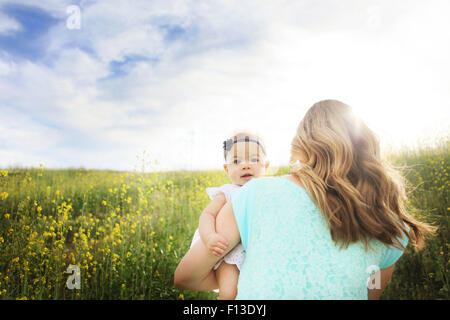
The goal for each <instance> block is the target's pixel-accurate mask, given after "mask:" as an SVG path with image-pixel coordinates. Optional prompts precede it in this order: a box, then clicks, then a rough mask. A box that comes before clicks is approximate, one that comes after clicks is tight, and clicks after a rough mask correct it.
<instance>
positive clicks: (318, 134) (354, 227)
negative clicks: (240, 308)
mask: <svg viewBox="0 0 450 320" xmlns="http://www.w3.org/2000/svg"><path fill="white" fill-rule="evenodd" d="M290 162H291V175H288V176H285V177H265V178H257V179H253V180H252V181H250V182H248V183H247V184H246V185H245V186H243V187H242V188H241V190H240V191H239V192H236V193H235V194H234V195H233V196H232V199H231V201H230V202H228V203H227V204H226V205H225V206H224V207H223V209H222V210H221V211H220V212H219V214H218V216H217V220H216V229H217V232H218V233H220V234H222V235H223V236H224V237H225V238H226V239H227V240H228V243H229V246H228V248H227V249H226V251H225V252H224V254H226V253H227V252H228V251H230V250H231V249H232V248H233V247H234V246H235V245H236V244H238V243H239V242H240V241H242V245H243V246H244V249H245V250H246V259H245V261H244V264H243V265H242V268H241V273H240V277H239V283H238V295H237V297H236V299H378V297H379V296H380V295H381V293H382V291H383V289H384V288H385V287H386V285H387V283H388V282H389V280H390V277H391V275H392V272H393V270H394V267H395V262H396V261H397V260H398V259H399V258H400V256H401V255H402V253H403V250H404V249H405V248H406V244H407V242H408V234H409V231H411V234H410V236H411V242H412V243H413V244H414V246H415V249H416V250H419V249H420V248H422V247H423V245H424V237H425V236H426V235H427V234H430V233H432V232H434V231H435V228H434V227H432V226H430V225H427V224H425V223H422V222H419V221H417V220H415V219H414V218H413V217H412V216H410V215H409V214H408V213H407V212H406V210H405V207H404V202H405V200H406V194H405V187H404V180H403V178H402V176H401V175H400V174H398V173H397V172H396V171H395V170H393V169H392V167H390V166H389V165H388V164H387V163H385V162H383V161H382V160H381V158H380V150H379V143H378V141H377V139H376V137H375V135H374V134H373V132H372V131H371V130H370V129H369V128H368V127H367V126H366V125H365V124H364V123H363V122H362V121H361V120H360V119H358V118H357V117H355V116H354V114H353V113H352V110H351V108H350V107H349V106H348V105H346V104H344V103H342V102H339V101H336V100H324V101H320V102H318V103H316V104H315V105H313V106H312V107H311V108H310V109H309V110H308V112H307V113H306V115H305V117H304V118H303V120H302V121H301V123H300V125H299V126H298V129H297V134H296V135H295V137H294V139H293V140H292V148H291V159H290ZM244 165H245V164H244ZM191 251H195V256H196V257H197V259H195V260H194V259H192V258H191V257H192V256H193V255H191V253H190V252H188V253H187V254H186V256H185V257H184V258H183V259H182V261H181V262H180V264H179V266H178V268H177V270H176V272H175V285H176V286H177V287H181V288H186V289H191V290H200V291H203V290H211V289H214V288H217V282H216V280H215V278H214V274H213V273H212V272H211V270H212V268H213V266H214V264H215V263H216V262H217V260H218V259H219V258H220V257H217V256H214V255H212V254H210V253H209V252H208V251H207V250H206V248H205V247H204V246H203V245H202V243H201V242H200V243H199V244H198V245H196V246H194V247H192V249H191ZM199 256H200V257H201V258H200V259H198V257H199ZM372 272H375V274H372V275H371V273H372Z"/></svg>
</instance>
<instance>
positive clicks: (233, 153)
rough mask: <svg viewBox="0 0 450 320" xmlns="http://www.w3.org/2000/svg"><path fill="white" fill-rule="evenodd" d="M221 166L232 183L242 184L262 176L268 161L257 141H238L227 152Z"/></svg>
mask: <svg viewBox="0 0 450 320" xmlns="http://www.w3.org/2000/svg"><path fill="white" fill-rule="evenodd" d="M223 167H224V169H225V172H226V173H227V174H228V176H229V177H230V179H231V181H232V182H233V184H236V185H238V186H242V185H244V184H245V183H247V182H248V181H250V180H251V179H253V178H258V177H261V176H264V175H265V174H266V169H267V168H268V167H269V162H266V161H265V156H264V152H262V150H261V148H260V147H259V145H258V144H257V143H254V142H238V143H235V144H234V145H233V147H232V148H231V150H230V151H229V152H228V154H227V159H226V164H224V166H223Z"/></svg>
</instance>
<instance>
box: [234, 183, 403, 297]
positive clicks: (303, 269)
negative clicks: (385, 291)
mask: <svg viewBox="0 0 450 320" xmlns="http://www.w3.org/2000/svg"><path fill="white" fill-rule="evenodd" d="M232 203H233V210H234V213H235V217H236V221H237V224H238V227H239V231H240V234H241V240H242V244H243V246H244V248H245V249H246V258H245V262H244V264H243V266H242V270H241V273H240V277H239V282H238V296H237V299H367V281H368V278H369V276H370V274H371V272H373V271H376V268H380V269H383V268H385V267H388V266H389V265H390V264H392V261H388V260H392V259H391V258H392V255H391V257H388V256H389V254H388V253H389V252H391V251H392V250H391V249H390V248H388V247H387V246H385V245H384V244H382V243H381V242H379V241H377V240H370V241H369V243H370V245H371V246H372V248H373V249H374V250H369V251H365V249H364V245H363V244H362V243H361V242H358V243H352V244H350V246H349V247H348V248H346V249H341V250H339V247H338V246H336V245H335V243H334V242H333V240H332V239H331V235H330V229H329V227H328V225H327V223H326V221H325V218H324V216H323V215H322V214H321V213H320V211H319V209H318V208H317V206H316V205H315V204H314V202H313V201H312V199H311V198H310V196H309V195H308V193H307V191H306V190H305V189H303V188H301V187H299V186H298V185H296V184H294V183H293V182H291V181H289V180H288V179H286V178H283V177H265V178H257V179H253V180H251V181H250V182H248V183H247V184H246V185H245V186H244V187H242V188H241V190H240V191H239V192H236V193H235V194H234V196H233V197H232ZM404 240H406V241H403V243H404V244H405V243H406V242H407V238H406V237H405V239H404ZM397 258H398V257H397Z"/></svg>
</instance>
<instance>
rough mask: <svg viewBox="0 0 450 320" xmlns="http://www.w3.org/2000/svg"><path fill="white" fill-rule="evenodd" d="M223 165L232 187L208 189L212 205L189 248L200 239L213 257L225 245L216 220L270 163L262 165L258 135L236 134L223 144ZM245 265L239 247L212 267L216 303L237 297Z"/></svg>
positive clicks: (262, 149) (240, 245) (261, 148)
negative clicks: (214, 278) (241, 272)
mask: <svg viewBox="0 0 450 320" xmlns="http://www.w3.org/2000/svg"><path fill="white" fill-rule="evenodd" d="M223 149H224V158H225V164H224V165H223V168H224V169H225V172H226V173H227V175H228V177H229V178H230V180H231V182H232V184H225V185H223V186H221V187H218V188H207V189H206V192H207V193H208V196H209V197H210V198H211V200H212V201H211V203H210V204H209V205H208V206H207V207H206V208H205V210H204V211H203V213H202V214H201V216H200V220H199V227H198V229H197V230H196V231H195V234H194V238H193V240H192V243H191V248H192V246H193V245H194V243H195V242H196V241H198V240H199V239H201V241H203V243H204V244H205V246H206V247H207V248H208V250H210V251H211V253H212V254H214V255H217V256H221V255H222V254H223V253H224V251H225V250H226V248H227V247H228V243H227V241H226V239H225V238H224V237H222V236H221V235H220V234H218V233H216V228H215V225H216V216H217V214H218V213H219V211H220V209H222V207H223V206H224V205H225V203H226V202H227V201H229V200H230V199H231V197H230V196H231V194H232V193H233V192H235V191H236V190H239V188H240V187H241V186H242V185H244V184H245V183H247V182H248V181H250V180H251V179H253V178H257V177H261V176H263V175H265V173H266V170H267V168H268V167H269V162H266V161H265V158H266V150H265V146H264V144H263V142H262V140H261V138H260V137H259V136H258V135H255V134H250V133H248V132H238V133H236V134H234V135H233V136H232V137H231V138H230V139H228V140H226V141H224V142H223ZM243 261H244V248H243V247H242V244H241V243H239V244H238V245H237V246H236V247H235V248H234V249H232V250H231V251H230V252H229V253H227V254H226V255H225V256H224V257H223V258H222V259H220V260H219V261H218V262H217V264H216V265H215V266H214V270H215V275H216V279H217V283H218V285H219V299H220V300H233V299H234V298H235V297H236V294H237V283H238V278H239V270H240V268H241V265H242V263H243Z"/></svg>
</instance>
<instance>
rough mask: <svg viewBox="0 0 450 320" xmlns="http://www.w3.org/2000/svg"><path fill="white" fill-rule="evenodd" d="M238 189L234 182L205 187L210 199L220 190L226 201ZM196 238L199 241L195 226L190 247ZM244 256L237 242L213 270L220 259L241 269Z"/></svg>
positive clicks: (240, 245)
mask: <svg viewBox="0 0 450 320" xmlns="http://www.w3.org/2000/svg"><path fill="white" fill-rule="evenodd" d="M239 189H240V187H239V186H237V185H235V184H224V185H223V186H221V187H218V188H206V193H207V194H208V196H209V198H210V199H211V200H212V199H213V198H214V197H215V196H216V195H217V194H219V193H221V192H222V193H223V194H225V198H226V199H227V201H229V200H230V199H231V194H232V193H233V192H234V191H236V190H239ZM198 240H200V241H201V239H200V234H199V232H198V228H197V230H195V234H194V238H193V239H192V242H191V248H192V246H193V245H194V243H195V242H196V241H198ZM244 258H245V255H244V247H243V246H242V243H239V244H238V245H237V246H236V247H234V248H233V250H231V251H230V252H228V253H227V254H226V255H225V256H224V257H223V258H221V259H220V260H219V261H218V262H217V263H216V265H215V266H214V270H216V269H217V268H218V267H219V266H220V264H221V263H222V261H225V262H226V263H228V264H235V265H236V266H237V267H238V269H239V270H241V265H242V263H243V262H244Z"/></svg>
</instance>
